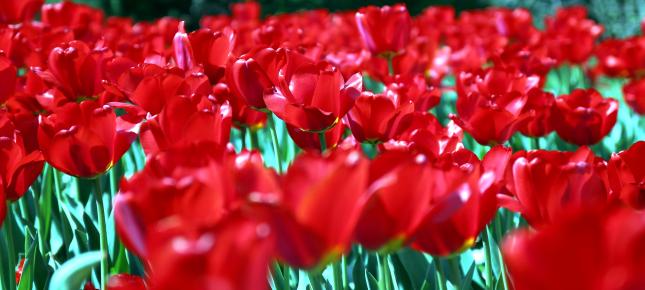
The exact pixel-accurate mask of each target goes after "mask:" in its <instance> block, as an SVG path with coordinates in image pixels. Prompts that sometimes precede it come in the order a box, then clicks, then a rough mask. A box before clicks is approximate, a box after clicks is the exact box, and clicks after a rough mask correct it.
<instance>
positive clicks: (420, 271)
mask: <svg viewBox="0 0 645 290" xmlns="http://www.w3.org/2000/svg"><path fill="white" fill-rule="evenodd" d="M396 256H397V257H398V258H399V261H401V265H402V266H403V269H404V270H405V271H406V272H407V274H408V277H409V279H410V281H411V282H412V289H421V287H422V284H423V283H424V281H425V280H426V279H427V277H428V276H429V275H428V273H429V269H430V268H432V267H431V265H430V263H429V262H428V259H427V258H426V257H425V256H424V255H423V254H422V253H420V252H417V251H414V250H412V249H410V248H403V249H401V250H399V252H398V253H397V254H396ZM430 286H434V285H430ZM431 288H434V287H431Z"/></svg>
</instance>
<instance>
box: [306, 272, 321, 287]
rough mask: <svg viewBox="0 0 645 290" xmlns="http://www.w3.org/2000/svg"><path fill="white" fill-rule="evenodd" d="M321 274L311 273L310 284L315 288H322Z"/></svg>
mask: <svg viewBox="0 0 645 290" xmlns="http://www.w3.org/2000/svg"><path fill="white" fill-rule="evenodd" d="M321 280H322V279H321V274H319V273H309V286H311V289H313V290H322V287H321V284H322V281H321Z"/></svg>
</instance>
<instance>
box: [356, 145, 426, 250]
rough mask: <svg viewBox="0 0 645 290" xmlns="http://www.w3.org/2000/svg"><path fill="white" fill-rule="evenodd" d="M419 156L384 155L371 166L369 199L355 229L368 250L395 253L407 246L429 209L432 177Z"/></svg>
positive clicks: (393, 153) (357, 238) (423, 157)
mask: <svg viewBox="0 0 645 290" xmlns="http://www.w3.org/2000/svg"><path fill="white" fill-rule="evenodd" d="M431 169H432V168H431V166H430V165H429V162H428V160H427V158H426V157H425V156H424V155H422V154H410V153H407V152H397V151H392V152H386V153H382V154H379V155H378V156H377V157H376V158H375V159H374V160H372V162H371V164H370V176H369V186H368V188H367V191H368V194H369V195H370V199H369V201H368V202H367V204H366V205H365V208H364V209H363V212H362V214H361V217H360V219H359V221H358V225H357V226H356V240H357V241H358V242H359V243H360V244H361V245H363V246H364V247H366V248H368V249H373V250H377V249H379V248H383V247H385V248H387V250H396V249H398V247H400V246H402V245H404V244H406V243H407V242H408V240H409V239H410V238H411V237H412V235H413V233H414V232H415V230H416V228H417V226H419V224H420V223H421V221H422V219H423V217H424V216H425V214H426V212H427V211H428V209H429V207H430V198H431V192H430V190H431V188H432V182H433V175H432V170H431Z"/></svg>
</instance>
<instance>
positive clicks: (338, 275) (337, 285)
mask: <svg viewBox="0 0 645 290" xmlns="http://www.w3.org/2000/svg"><path fill="white" fill-rule="evenodd" d="M331 268H332V271H333V273H334V290H344V289H345V284H344V283H343V269H342V268H341V261H337V262H334V263H333V264H331Z"/></svg>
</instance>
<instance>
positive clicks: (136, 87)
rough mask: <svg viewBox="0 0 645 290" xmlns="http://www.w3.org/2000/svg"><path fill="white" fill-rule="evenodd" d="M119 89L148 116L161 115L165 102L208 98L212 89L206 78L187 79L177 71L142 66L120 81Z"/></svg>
mask: <svg viewBox="0 0 645 290" xmlns="http://www.w3.org/2000/svg"><path fill="white" fill-rule="evenodd" d="M116 86H117V89H118V90H119V91H121V92H122V93H123V94H124V95H125V96H126V97H127V98H129V99H130V100H131V101H132V102H133V103H135V104H136V105H138V106H140V107H141V108H142V109H144V110H145V111H146V112H149V113H151V114H154V115H156V114H159V112H161V109H163V106H164V105H165V104H166V100H168V99H171V98H174V97H175V96H177V95H184V96H190V95H192V94H201V95H209V94H210V93H211V90H212V88H211V86H210V83H209V81H208V77H206V75H204V74H202V73H199V72H194V73H189V74H188V75H186V74H185V73H184V71H182V70H181V69H179V68H177V67H170V68H161V67H159V66H157V65H154V64H140V65H137V66H135V67H132V68H130V69H129V70H128V71H127V72H125V73H123V74H122V75H121V77H119V80H118V84H117V85H116Z"/></svg>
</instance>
